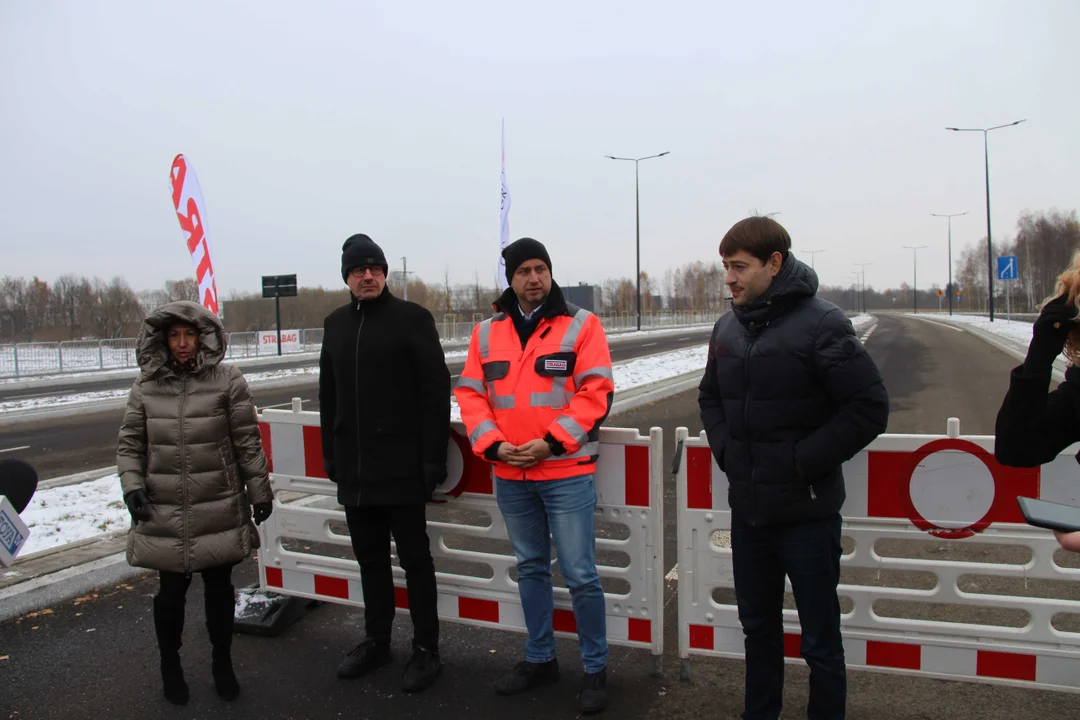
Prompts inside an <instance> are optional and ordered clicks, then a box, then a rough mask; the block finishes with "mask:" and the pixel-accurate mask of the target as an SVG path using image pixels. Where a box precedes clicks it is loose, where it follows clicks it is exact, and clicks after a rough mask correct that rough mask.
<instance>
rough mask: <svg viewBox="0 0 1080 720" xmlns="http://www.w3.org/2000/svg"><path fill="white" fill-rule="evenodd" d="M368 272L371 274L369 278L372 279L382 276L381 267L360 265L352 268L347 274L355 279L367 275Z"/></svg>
mask: <svg viewBox="0 0 1080 720" xmlns="http://www.w3.org/2000/svg"><path fill="white" fill-rule="evenodd" d="M368 272H370V273H371V277H373V278H379V277H382V276H383V269H382V265H361V266H360V267H354V268H352V269H351V270H349V274H350V275H353V276H355V277H364V276H365V275H367V274H368Z"/></svg>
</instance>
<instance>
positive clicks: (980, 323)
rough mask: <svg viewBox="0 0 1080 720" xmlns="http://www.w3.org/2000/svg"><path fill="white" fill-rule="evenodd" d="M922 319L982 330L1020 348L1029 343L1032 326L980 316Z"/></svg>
mask: <svg viewBox="0 0 1080 720" xmlns="http://www.w3.org/2000/svg"><path fill="white" fill-rule="evenodd" d="M923 319H925V320H929V321H932V322H944V323H954V324H957V325H969V326H971V327H974V328H977V329H979V330H982V331H983V332H987V333H990V334H992V335H996V336H997V337H999V338H1004V339H1005V340H1010V341H1012V342H1013V343H1015V344H1017V345H1019V346H1021V347H1022V348H1027V346H1028V343H1030V342H1031V328H1032V324H1031V323H1030V322H1024V321H1022V320H1002V319H1001V318H995V319H994V322H990V319H989V318H987V317H984V316H982V315H953V316H952V317H949V316H947V315H944V316H941V315H934V316H927V317H925V318H923Z"/></svg>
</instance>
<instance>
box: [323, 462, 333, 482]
mask: <svg viewBox="0 0 1080 720" xmlns="http://www.w3.org/2000/svg"><path fill="white" fill-rule="evenodd" d="M322 467H323V472H325V473H326V477H327V478H329V480H330V482H332V483H336V482H337V479H336V478H335V477H334V475H335V474H336V469H335V468H334V463H333V461H332V460H323V463H322Z"/></svg>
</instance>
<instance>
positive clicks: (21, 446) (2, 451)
mask: <svg viewBox="0 0 1080 720" xmlns="http://www.w3.org/2000/svg"><path fill="white" fill-rule="evenodd" d="M29 449H30V446H29V445H20V446H19V447H13V448H8V449H6V450H0V453H6V452H17V451H19V450H29Z"/></svg>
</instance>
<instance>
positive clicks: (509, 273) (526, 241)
mask: <svg viewBox="0 0 1080 720" xmlns="http://www.w3.org/2000/svg"><path fill="white" fill-rule="evenodd" d="M502 256H503V258H504V259H505V260H506V282H507V283H509V282H510V281H511V280H512V279H513V277H514V272H515V271H516V270H517V269H518V267H520V266H521V263H523V262H525V261H526V260H543V261H544V262H545V263H547V266H548V272H551V257H550V256H549V255H548V251H547V248H546V247H544V244H543V243H542V242H540V241H539V240H533V239H532V238H527V237H524V238H521V239H520V240H515V241H514V242H512V243H510V244H509V245H507V246H506V247H505V248H503V251H502Z"/></svg>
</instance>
